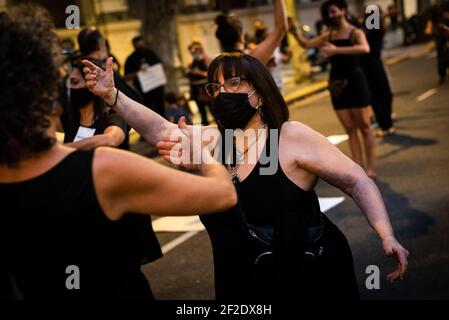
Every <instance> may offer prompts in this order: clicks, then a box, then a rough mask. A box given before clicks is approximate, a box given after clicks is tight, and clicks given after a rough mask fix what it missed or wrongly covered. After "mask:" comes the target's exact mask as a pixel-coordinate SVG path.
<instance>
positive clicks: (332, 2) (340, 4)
mask: <svg viewBox="0 0 449 320" xmlns="http://www.w3.org/2000/svg"><path fill="white" fill-rule="evenodd" d="M331 6H336V7H337V8H339V9H340V10H343V9H346V11H347V10H348V3H347V2H346V0H327V1H326V2H324V3H323V4H322V5H321V18H322V20H323V23H324V24H325V25H326V26H330V25H331V21H330V18H329V8H330V7H331Z"/></svg>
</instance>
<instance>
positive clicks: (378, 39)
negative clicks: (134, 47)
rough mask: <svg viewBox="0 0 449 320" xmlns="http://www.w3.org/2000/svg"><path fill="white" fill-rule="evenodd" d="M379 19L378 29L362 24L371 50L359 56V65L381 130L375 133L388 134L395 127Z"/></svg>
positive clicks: (394, 130)
mask: <svg viewBox="0 0 449 320" xmlns="http://www.w3.org/2000/svg"><path fill="white" fill-rule="evenodd" d="M381 21H382V24H381V28H380V29H367V28H366V26H365V25H363V26H362V30H363V31H364V32H365V35H366V38H367V40H368V43H369V46H370V49H371V50H370V52H369V53H368V54H364V55H362V56H361V57H360V65H361V67H362V69H363V72H364V73H365V76H366V79H367V81H368V86H369V90H370V94H371V95H370V96H371V105H372V107H373V111H374V115H375V117H376V121H377V123H378V124H379V127H380V130H381V131H380V132H379V133H376V135H377V136H388V135H391V134H393V133H395V132H396V129H395V128H394V126H393V119H392V118H391V113H392V105H393V92H392V91H391V86H390V81H389V80H388V76H387V73H386V71H385V66H384V63H383V61H382V57H381V53H382V48H383V39H384V36H385V27H384V23H383V19H382V20H381Z"/></svg>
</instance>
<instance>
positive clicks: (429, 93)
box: [416, 88, 438, 102]
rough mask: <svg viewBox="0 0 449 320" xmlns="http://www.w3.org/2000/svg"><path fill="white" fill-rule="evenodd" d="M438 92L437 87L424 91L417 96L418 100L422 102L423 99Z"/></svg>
mask: <svg viewBox="0 0 449 320" xmlns="http://www.w3.org/2000/svg"><path fill="white" fill-rule="evenodd" d="M437 92H438V90H437V89H436V88H433V89H430V90H428V91H426V92H424V93H423V94H422V95H420V96H418V97H416V101H417V102H422V101H424V100H426V99H428V98H430V97H431V96H433V95H434V94H436V93H437Z"/></svg>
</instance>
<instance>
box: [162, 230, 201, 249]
mask: <svg viewBox="0 0 449 320" xmlns="http://www.w3.org/2000/svg"><path fill="white" fill-rule="evenodd" d="M197 233H199V231H189V232H186V233H184V234H183V235H181V236H179V237H177V238H176V239H174V240H172V241H170V242H169V243H167V244H166V245H164V246H162V248H161V250H162V254H166V253H167V252H169V251H170V250H171V249H173V248H175V247H177V246H179V245H180V244H181V243H183V242H185V241H186V240H188V239H189V238H191V237H193V236H194V235H196V234H197Z"/></svg>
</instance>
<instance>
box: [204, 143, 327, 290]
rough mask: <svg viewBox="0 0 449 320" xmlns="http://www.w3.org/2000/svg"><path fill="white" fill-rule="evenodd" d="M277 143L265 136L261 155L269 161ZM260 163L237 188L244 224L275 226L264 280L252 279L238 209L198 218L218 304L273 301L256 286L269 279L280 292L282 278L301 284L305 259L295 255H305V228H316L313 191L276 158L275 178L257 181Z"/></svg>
mask: <svg viewBox="0 0 449 320" xmlns="http://www.w3.org/2000/svg"><path fill="white" fill-rule="evenodd" d="M275 138H276V137H275V136H272V135H269V137H268V139H267V143H266V144H265V149H264V151H263V152H262V155H264V154H266V155H270V144H271V143H273V142H277V141H276V140H274V141H273V139H275ZM277 151H278V150H275V152H277ZM261 159H262V156H261V157H260V158H259V160H258V162H257V164H256V165H255V167H254V168H253V170H252V171H251V173H250V174H249V176H247V178H245V179H244V180H243V181H242V182H240V183H239V185H238V195H239V202H240V205H241V207H242V210H243V211H244V212H245V216H246V219H247V222H248V223H251V224H254V225H257V226H267V225H271V226H274V239H273V248H274V252H275V254H276V265H275V266H274V268H272V270H269V272H268V274H269V275H267V276H266V277H265V276H261V277H259V276H256V277H257V278H259V279H257V278H256V279H254V275H255V271H254V268H253V267H254V261H253V260H252V259H251V257H250V256H251V255H250V254H249V251H250V250H252V249H251V246H250V244H249V243H248V230H247V228H246V226H245V224H244V223H243V222H242V218H241V215H240V211H239V210H237V208H236V207H234V208H232V209H230V210H228V211H227V212H223V213H218V214H212V215H205V216H201V218H200V219H201V221H202V223H203V224H204V226H205V227H206V230H207V232H208V233H209V237H210V239H211V244H212V249H213V255H214V269H215V291H216V298H217V299H235V298H237V299H240V298H241V299H245V298H248V297H257V298H264V297H268V296H269V297H272V294H273V292H268V293H267V292H264V293H262V295H260V292H257V291H259V290H258V289H256V288H255V286H254V283H255V282H259V283H263V282H264V281H267V280H270V279H267V278H268V277H269V278H272V279H271V280H274V279H276V281H277V282H278V284H280V285H281V288H280V289H281V290H283V289H285V288H286V283H285V281H284V280H285V279H286V278H290V280H293V279H291V277H292V276H294V277H298V279H299V278H301V272H302V271H301V270H302V267H301V261H302V259H303V257H302V254H299V253H300V252H303V251H302V247H303V246H304V243H305V239H306V235H305V234H306V226H311V225H318V224H320V207H319V202H318V198H317V195H316V193H315V191H314V190H311V191H304V190H302V189H301V188H300V187H298V186H297V185H296V184H294V183H293V182H292V181H291V180H290V179H289V178H288V177H287V176H286V175H285V173H284V172H283V170H282V168H281V166H280V163H279V160H278V159H277V158H276V165H277V170H275V173H274V174H273V175H261V174H260V173H261V171H260V170H261V169H263V168H267V167H268V166H269V165H270V164H267V165H265V164H262V163H261V162H262V161H261ZM264 162H265V161H264ZM292 252H293V254H291V253H292ZM260 278H262V279H260ZM271 280H270V281H271ZM292 283H293V282H292ZM267 287H268V286H267ZM266 289H267V288H266ZM271 289H273V288H272V287H271ZM271 289H270V290H271ZM264 294H265V296H264Z"/></svg>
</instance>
